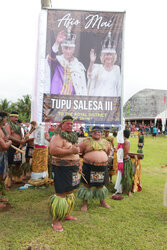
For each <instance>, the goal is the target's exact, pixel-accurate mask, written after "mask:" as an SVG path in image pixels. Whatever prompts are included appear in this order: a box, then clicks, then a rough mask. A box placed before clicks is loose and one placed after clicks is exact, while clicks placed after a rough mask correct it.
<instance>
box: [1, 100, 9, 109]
mask: <svg viewBox="0 0 167 250" xmlns="http://www.w3.org/2000/svg"><path fill="white" fill-rule="evenodd" d="M0 110H3V111H5V112H9V110H10V101H8V100H7V99H6V98H5V99H3V100H0Z"/></svg>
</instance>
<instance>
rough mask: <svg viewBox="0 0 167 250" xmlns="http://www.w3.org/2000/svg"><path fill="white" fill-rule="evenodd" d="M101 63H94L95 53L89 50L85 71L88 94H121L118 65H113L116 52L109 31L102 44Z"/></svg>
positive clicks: (112, 95)
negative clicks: (86, 69)
mask: <svg viewBox="0 0 167 250" xmlns="http://www.w3.org/2000/svg"><path fill="white" fill-rule="evenodd" d="M100 60H101V64H95V61H96V53H95V51H94V49H91V50H90V64H89V68H88V71H87V77H88V95H89V96H109V97H119V96H121V75H120V67H119V66H118V65H115V62H116V60H117V53H116V50H115V48H114V46H113V45H112V39H111V32H108V35H107V37H106V38H105V40H104V43H103V45H102V50H101V55H100Z"/></svg>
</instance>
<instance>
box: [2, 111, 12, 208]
mask: <svg viewBox="0 0 167 250" xmlns="http://www.w3.org/2000/svg"><path fill="white" fill-rule="evenodd" d="M6 119H7V113H6V112H4V111H0V188H1V191H2V195H4V194H5V184H4V178H5V177H6V172H7V168H8V158H7V149H8V148H9V147H10V145H11V144H12V141H10V140H8V139H7V137H6V136H5V134H4V131H3V126H4V125H5V124H6ZM6 201H7V200H5V199H2V198H0V202H6ZM5 206H6V205H5V204H4V203H0V207H5Z"/></svg>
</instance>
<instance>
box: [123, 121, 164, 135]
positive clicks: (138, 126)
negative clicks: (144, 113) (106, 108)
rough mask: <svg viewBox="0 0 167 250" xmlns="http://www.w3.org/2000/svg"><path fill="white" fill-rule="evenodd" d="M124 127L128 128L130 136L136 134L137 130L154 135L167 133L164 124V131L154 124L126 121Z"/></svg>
mask: <svg viewBox="0 0 167 250" xmlns="http://www.w3.org/2000/svg"><path fill="white" fill-rule="evenodd" d="M126 128H127V129H129V130H130V132H131V136H133V135H138V132H139V131H142V133H143V134H144V135H152V136H154V137H156V136H157V135H160V134H164V133H165V134H167V126H165V131H162V126H161V125H155V124H142V123H135V122H132V123H131V122H126Z"/></svg>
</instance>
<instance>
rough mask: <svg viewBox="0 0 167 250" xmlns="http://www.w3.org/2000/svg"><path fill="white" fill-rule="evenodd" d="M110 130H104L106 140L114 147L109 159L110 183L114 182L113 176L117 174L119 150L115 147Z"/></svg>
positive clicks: (107, 128) (106, 128)
mask: <svg viewBox="0 0 167 250" xmlns="http://www.w3.org/2000/svg"><path fill="white" fill-rule="evenodd" d="M109 134H110V128H109V127H105V128H104V139H106V140H107V141H108V142H109V143H110V145H111V146H112V149H113V150H112V151H111V154H110V157H109V159H108V176H109V178H110V183H113V182H112V176H113V175H115V174H116V173H117V150H116V148H115V146H114V136H110V135H109Z"/></svg>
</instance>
